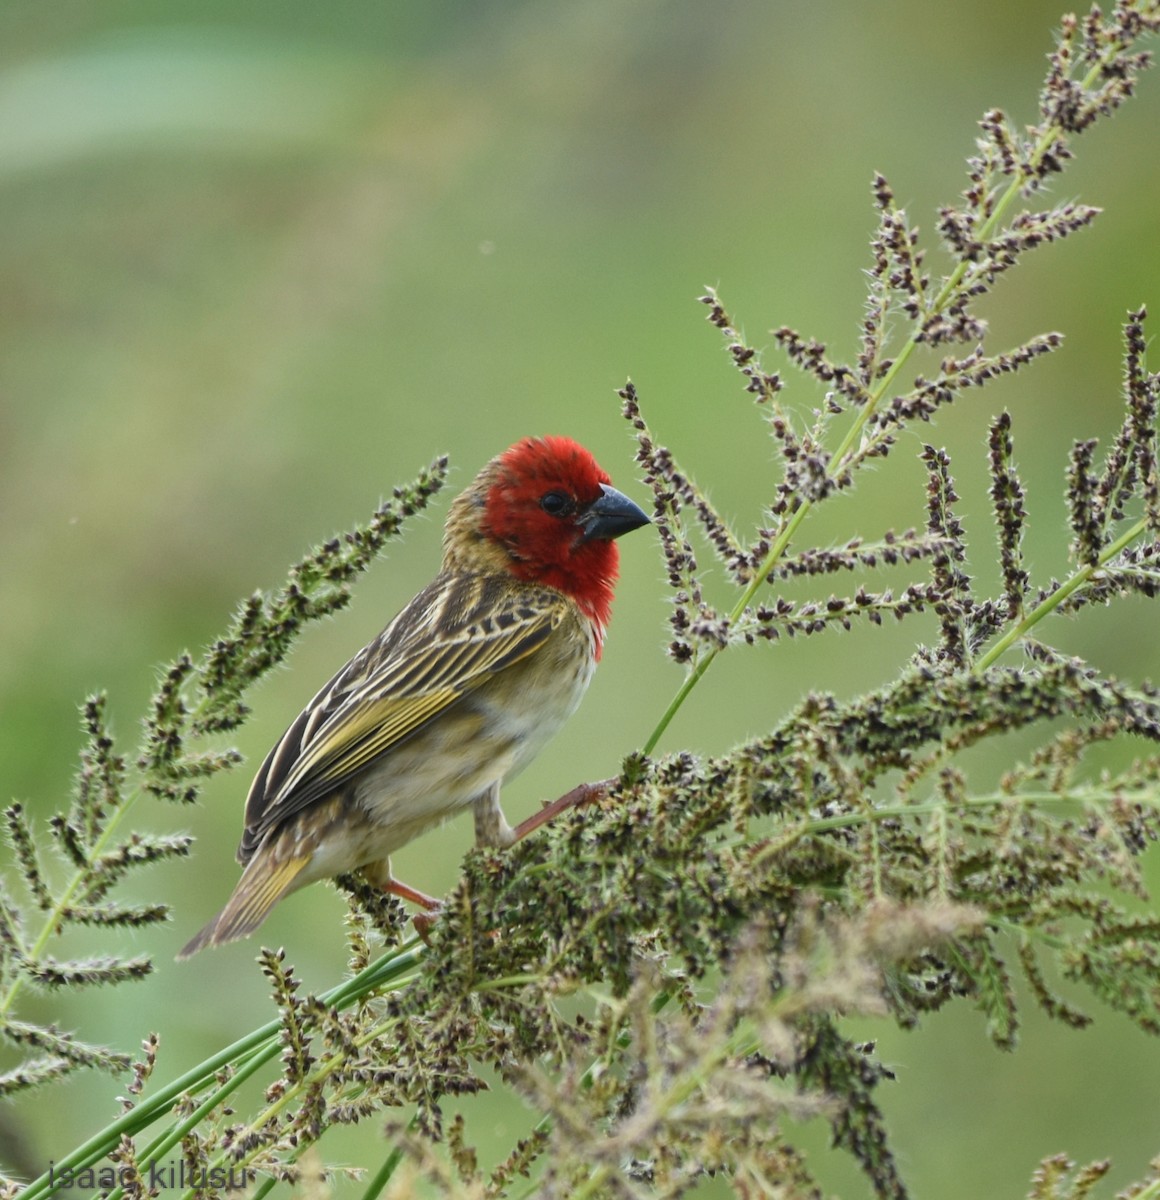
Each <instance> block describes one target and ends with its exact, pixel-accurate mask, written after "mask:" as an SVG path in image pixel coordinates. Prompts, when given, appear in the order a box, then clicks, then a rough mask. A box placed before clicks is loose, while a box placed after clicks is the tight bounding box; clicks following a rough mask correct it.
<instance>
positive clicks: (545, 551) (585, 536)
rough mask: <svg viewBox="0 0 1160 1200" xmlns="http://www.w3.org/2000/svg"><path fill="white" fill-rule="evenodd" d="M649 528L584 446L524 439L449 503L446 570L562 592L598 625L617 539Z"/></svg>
mask: <svg viewBox="0 0 1160 1200" xmlns="http://www.w3.org/2000/svg"><path fill="white" fill-rule="evenodd" d="M648 523H649V519H648V517H647V516H646V515H645V514H644V512H643V511H642V510H641V509H640V508H639V507H638V506H637V505H636V504H634V503H633V502H632V501H631V500H630V499H629V498H628V497H627V496H624V495H622V494H621V493H620V492H618V491H617V490H616V489H615V488H614V487H612V485H611V483H610V481H609V478H608V475H607V473H606V472H605V471H603V470H602V469H601V468H600V466H599V465H598V464H597V462H596V460H595V459H594V458H593V457H592V455H591V454H590V453H589V452H588V451H587V450H585V449H584V447H583V446H581V445H579V444H578V443H576V442H574V441H572V439H571V438H566V437H542V438H524V440H523V441H521V442H517V443H516V444H515V445H514V446H512V447H511V448H510V449H508V450H505V451H504V452H503V454H501V455H500V456H499V457H498V458H493V459H492V460H491V462H489V463H488V464H487V466H485V467H484V468H483V470H482V471H480V473H479V475H478V476H477V477H476V479H475V481H474V482H473V483H472V485H471V486H470V487H469V488H468V489H467V491H465V492H464V493H463V494H462V495H461V496H459V497H458V498H457V499H456V500H455V501H454V502H453V504H452V506H451V512H450V513H449V515H448V518H447V530H446V535H445V537H444V543H443V545H444V563H445V565H446V566H448V567H450V568H452V569H458V570H483V571H487V570H506V571H508V572H510V573H511V574H512V575H514V576H515V577H516V578H517V579H521V580H525V581H528V582H534V583H543V584H547V585H548V586H549V587H554V588H558V589H559V590H560V591H562V592H564V593H566V594H567V595H569V596H571V597H572V599H573V600H574V601H575V602H576V603H577V604H578V605H579V606H580V608H581V610H582V611H583V612H584V613H585V615H587V616H588V617H590V618H591V619H592V620H594V621H596V622H598V623H599V624H600V625H603V624H605V622H606V621H607V620H608V612H609V608H610V606H611V603H612V586H613V583H614V582H615V581H616V575H617V564H618V554H617V549H616V546H615V544H614V539H615V538H618V537H620V535H621V534H623V533H628V532H629V531H630V530H633V529H639V528H640V527H641V526H642V525H647V524H648Z"/></svg>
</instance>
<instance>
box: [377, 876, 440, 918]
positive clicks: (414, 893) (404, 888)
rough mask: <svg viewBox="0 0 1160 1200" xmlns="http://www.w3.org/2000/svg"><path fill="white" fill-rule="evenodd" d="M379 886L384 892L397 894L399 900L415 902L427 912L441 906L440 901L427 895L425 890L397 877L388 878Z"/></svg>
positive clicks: (436, 909)
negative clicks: (401, 881)
mask: <svg viewBox="0 0 1160 1200" xmlns="http://www.w3.org/2000/svg"><path fill="white" fill-rule="evenodd" d="M381 886H382V889H383V891H384V892H390V893H391V895H392V896H398V897H399V899H400V900H409V901H410V902H411V903H412V904H417V905H418V906H419V907H420V908H425V909H426V910H427V911H428V912H437V911H438V910H439V909H440V908H441V907H442V904H441V902H440V901H438V900H436V899H435V897H434V896H428V895H427V893H426V892H421V891H419V890H418V889H417V888H413V887H409V886H408V885H407V884H405V883H400V882H399V881H398V880H397V879H388V880H387V882H386V883H384V884H382V885H381Z"/></svg>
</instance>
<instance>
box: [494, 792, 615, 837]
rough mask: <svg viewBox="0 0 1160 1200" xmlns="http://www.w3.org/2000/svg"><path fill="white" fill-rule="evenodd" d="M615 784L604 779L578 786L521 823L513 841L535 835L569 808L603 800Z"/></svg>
mask: <svg viewBox="0 0 1160 1200" xmlns="http://www.w3.org/2000/svg"><path fill="white" fill-rule="evenodd" d="M615 782H616V780H615V779H602V780H601V781H600V782H599V783H581V784H578V785H577V786H576V787H574V788H573V789H572V790H571V791H570V792H565V793H564V795H563V796H561V797H560V798H559V799H558V800H553V801H552V802H551V804H545V805H544V807H543V808H541V809H540V811H539V812H537V813H532V815H531V816H530V817H528V819H527V820H526V821H521V822H520V823H519V824H518V825H517V826H516V827H515V829H514V831H513V832H514V833H515V837H514V838H513V841H516V842H518V841H519V840H520V839H521V838H525V837H527V836H528V834H529V833H535V831H536V830H537V829H539V828H540V826H541V825H546V824H547V823H548V822H549V821H551V820H552V819H553V818H555V817H558V816H559V815H560V813H562V812H563V811H564V810H565V809H567V808H577V807H580V806H582V805H585V804H591V803H593V801H595V800H599V799H601V798H602V797H604V796H605V795H607V794H608V789H609V788H610V787H612V785H613V784H614V783H615Z"/></svg>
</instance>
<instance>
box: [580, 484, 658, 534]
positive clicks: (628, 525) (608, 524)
mask: <svg viewBox="0 0 1160 1200" xmlns="http://www.w3.org/2000/svg"><path fill="white" fill-rule="evenodd" d="M600 490H601V492H602V493H603V495H601V497H600V498H599V499H598V500H594V501H593V502H592V503H591V504H590V505H589V506H588V507H587V508H586V509H585V510H584V512H583V513H581V514H580V516H579V517H577V519H576V523H577V524H578V525H579V526H580V528H581V529H582V530H583V531H584V540H585V541H586V542H587V541H591V539H592V538H603V539H604V540H605V541H609V540H611V539H612V538H618V537H620V535H621V534H624V533H631V532H632V531H633V530H634V529H639V528H640V527H641V526H642V525H651V524H652V522H651V521H650V520H649V519H648V517H647V516H645V512H644V509H642V508H641V507H640V505H639V504H634V503H633V502H632V501H631V500H630V499H629V498H628V497H627V496H626V495H624V493H623V492H618V491H617V490H616V488H614V487H609V486H608V484H606V483H602V484H601V485H600Z"/></svg>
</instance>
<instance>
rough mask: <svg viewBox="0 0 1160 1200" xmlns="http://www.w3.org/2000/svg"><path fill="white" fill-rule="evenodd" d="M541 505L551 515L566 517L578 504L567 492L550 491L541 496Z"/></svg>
mask: <svg viewBox="0 0 1160 1200" xmlns="http://www.w3.org/2000/svg"><path fill="white" fill-rule="evenodd" d="M540 507H541V508H542V509H543V510H544V512H546V513H547V514H548V516H550V517H566V516H568V514H569V513H571V512H572V511H573V509H575V507H576V506H575V504H574V503H573V501H572V497H571V496H569V495H568V493H567V492H548V493H547V494H546V495H544V496H541V497H540Z"/></svg>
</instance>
